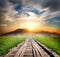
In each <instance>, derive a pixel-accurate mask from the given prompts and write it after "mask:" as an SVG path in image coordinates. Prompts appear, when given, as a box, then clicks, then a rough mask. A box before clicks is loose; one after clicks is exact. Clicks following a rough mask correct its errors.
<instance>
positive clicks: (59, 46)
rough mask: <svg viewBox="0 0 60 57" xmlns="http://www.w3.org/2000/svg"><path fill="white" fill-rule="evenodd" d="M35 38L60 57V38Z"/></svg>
mask: <svg viewBox="0 0 60 57" xmlns="http://www.w3.org/2000/svg"><path fill="white" fill-rule="evenodd" d="M34 38H35V39H36V40H38V41H39V42H41V43H42V44H44V45H45V46H47V47H48V48H50V49H52V50H53V51H55V52H56V53H57V54H59V55H60V38H54V37H48V36H35V37H34Z"/></svg>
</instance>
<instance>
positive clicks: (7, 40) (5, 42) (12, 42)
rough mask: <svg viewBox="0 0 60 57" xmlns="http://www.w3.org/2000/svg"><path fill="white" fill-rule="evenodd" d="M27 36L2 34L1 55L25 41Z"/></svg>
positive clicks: (0, 37)
mask: <svg viewBox="0 0 60 57" xmlns="http://www.w3.org/2000/svg"><path fill="white" fill-rule="evenodd" d="M25 39H26V37H12V36H0V55H3V54H5V53H7V52H8V51H9V49H11V48H12V47H14V46H16V45H18V44H19V43H21V42H22V41H24V40H25Z"/></svg>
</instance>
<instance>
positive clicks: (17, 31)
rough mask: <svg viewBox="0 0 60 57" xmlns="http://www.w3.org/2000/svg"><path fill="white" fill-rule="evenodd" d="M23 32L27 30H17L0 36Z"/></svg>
mask: <svg viewBox="0 0 60 57" xmlns="http://www.w3.org/2000/svg"><path fill="white" fill-rule="evenodd" d="M25 32H28V30H27V29H17V30H15V31H12V32H8V33H5V34H1V35H9V34H19V33H25Z"/></svg>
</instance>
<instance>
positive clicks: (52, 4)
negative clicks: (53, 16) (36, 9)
mask: <svg viewBox="0 0 60 57" xmlns="http://www.w3.org/2000/svg"><path fill="white" fill-rule="evenodd" d="M41 6H42V7H43V8H49V9H50V10H51V11H57V10H60V0H41Z"/></svg>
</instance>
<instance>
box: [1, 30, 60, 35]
mask: <svg viewBox="0 0 60 57" xmlns="http://www.w3.org/2000/svg"><path fill="white" fill-rule="evenodd" d="M27 32H30V31H29V30H27V29H16V30H15V31H12V32H8V33H5V34H2V35H11V34H22V33H27ZM31 32H32V33H41V34H48V35H49V34H52V35H60V34H58V33H56V32H48V31H31Z"/></svg>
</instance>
